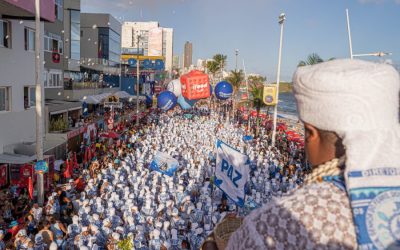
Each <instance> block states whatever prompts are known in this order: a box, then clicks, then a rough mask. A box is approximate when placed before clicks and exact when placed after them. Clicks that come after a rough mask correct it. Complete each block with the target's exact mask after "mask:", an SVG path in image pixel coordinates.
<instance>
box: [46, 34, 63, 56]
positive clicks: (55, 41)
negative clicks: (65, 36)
mask: <svg viewBox="0 0 400 250" xmlns="http://www.w3.org/2000/svg"><path fill="white" fill-rule="evenodd" d="M63 50H64V48H63V42H62V41H61V37H60V36H57V35H54V34H51V33H50V34H49V36H44V51H47V52H57V53H60V54H62V53H63Z"/></svg>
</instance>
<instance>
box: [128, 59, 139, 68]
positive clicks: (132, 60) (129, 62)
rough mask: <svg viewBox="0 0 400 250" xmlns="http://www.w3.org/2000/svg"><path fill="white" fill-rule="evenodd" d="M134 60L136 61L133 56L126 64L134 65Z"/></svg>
mask: <svg viewBox="0 0 400 250" xmlns="http://www.w3.org/2000/svg"><path fill="white" fill-rule="evenodd" d="M136 62H137V61H136V59H133V58H129V59H128V64H129V66H131V67H136Z"/></svg>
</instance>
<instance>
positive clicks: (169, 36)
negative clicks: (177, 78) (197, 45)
mask: <svg viewBox="0 0 400 250" xmlns="http://www.w3.org/2000/svg"><path fill="white" fill-rule="evenodd" d="M138 35H139V36H140V41H139V44H137V42H138V41H137V37H138ZM173 36H174V30H173V29H171V28H163V27H160V24H159V23H158V22H124V23H123V24H122V37H121V38H122V39H121V47H122V51H123V52H124V51H128V50H129V51H136V50H137V49H138V48H139V51H136V53H137V54H140V55H143V56H149V57H164V62H165V70H167V71H169V72H171V70H172V64H173V61H172V57H173Z"/></svg>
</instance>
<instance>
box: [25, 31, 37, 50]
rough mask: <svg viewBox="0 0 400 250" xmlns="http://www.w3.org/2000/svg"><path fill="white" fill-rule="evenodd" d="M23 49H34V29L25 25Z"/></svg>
mask: <svg viewBox="0 0 400 250" xmlns="http://www.w3.org/2000/svg"><path fill="white" fill-rule="evenodd" d="M25 50H28V51H35V30H33V29H30V28H26V27H25Z"/></svg>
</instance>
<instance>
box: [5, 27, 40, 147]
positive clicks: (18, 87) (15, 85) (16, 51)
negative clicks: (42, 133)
mask: <svg viewBox="0 0 400 250" xmlns="http://www.w3.org/2000/svg"><path fill="white" fill-rule="evenodd" d="M11 26H12V28H11V30H12V35H11V37H12V43H11V44H12V49H8V48H0V58H1V60H0V76H1V78H0V86H2V87H5V86H6V87H10V88H11V93H10V95H11V111H5V112H0V153H2V152H3V148H4V146H6V145H9V144H14V143H19V142H32V141H34V140H35V108H30V109H27V110H25V108H24V87H25V86H35V54H34V52H31V51H25V48H24V29H25V27H29V28H34V23H33V22H27V21H24V22H22V23H20V22H19V21H18V20H13V21H11ZM41 30H43V23H42V27H41ZM42 51H43V45H42ZM41 56H42V58H41V61H43V53H41ZM41 66H42V69H41V72H42V71H43V64H42V65H41ZM41 76H42V75H41V74H40V78H41ZM40 80H41V79H40ZM43 94H44V92H43Z"/></svg>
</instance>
